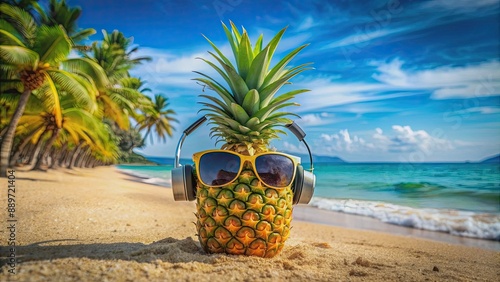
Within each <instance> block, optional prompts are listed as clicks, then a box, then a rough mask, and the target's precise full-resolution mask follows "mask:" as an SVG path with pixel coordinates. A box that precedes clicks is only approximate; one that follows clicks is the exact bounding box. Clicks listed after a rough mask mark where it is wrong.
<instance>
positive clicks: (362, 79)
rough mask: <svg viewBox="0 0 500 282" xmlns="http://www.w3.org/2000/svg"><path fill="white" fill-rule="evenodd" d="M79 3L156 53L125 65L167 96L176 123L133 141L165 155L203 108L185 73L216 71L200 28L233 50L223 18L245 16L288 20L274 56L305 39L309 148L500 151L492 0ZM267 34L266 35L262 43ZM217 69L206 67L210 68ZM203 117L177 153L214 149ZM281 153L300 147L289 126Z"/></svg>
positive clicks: (97, 22)
mask: <svg viewBox="0 0 500 282" xmlns="http://www.w3.org/2000/svg"><path fill="white" fill-rule="evenodd" d="M68 2H69V4H70V5H77V6H80V7H82V9H83V15H82V17H81V19H80V21H79V26H80V27H82V28H87V27H92V28H95V29H96V30H97V31H98V33H97V34H96V35H94V36H93V37H92V38H91V40H100V39H101V38H102V37H101V33H100V30H102V29H106V30H108V31H112V30H113V29H118V30H120V31H122V32H123V33H124V34H125V36H127V37H130V36H133V37H134V43H135V44H137V45H139V46H140V54H139V55H149V56H151V57H153V62H151V63H147V64H144V65H142V66H140V67H139V68H137V69H136V70H134V71H133V74H134V75H137V76H140V77H141V78H143V79H144V80H146V81H147V82H148V86H149V87H150V88H152V89H153V90H154V93H163V94H164V95H165V96H167V97H169V99H170V102H171V105H172V107H173V108H174V109H175V110H176V112H177V114H178V115H177V118H178V119H179V120H180V123H179V124H176V125H175V126H176V128H177V130H176V133H175V135H174V137H173V138H172V139H169V140H168V142H167V143H165V144H163V143H160V142H158V141H156V140H155V141H154V144H150V143H148V145H147V147H146V148H144V149H143V150H140V152H141V153H143V154H146V155H150V156H165V157H167V156H173V155H174V153H175V152H174V151H175V147H176V145H177V141H178V139H179V137H180V135H181V133H182V131H183V130H184V128H186V127H187V126H189V125H190V124H191V123H192V122H193V121H195V120H196V119H197V118H199V117H200V116H201V114H199V113H198V110H199V109H201V105H200V104H198V102H200V101H202V99H200V98H199V97H198V95H199V94H202V87H201V86H200V85H198V84H196V83H195V82H194V81H192V80H191V79H192V78H195V77H196V74H194V73H193V72H192V71H194V70H197V71H201V72H204V73H208V74H213V73H214V72H213V71H212V70H210V68H209V66H207V65H206V64H205V63H203V62H202V61H201V60H197V59H196V57H203V58H209V56H208V53H207V51H209V50H211V47H210V45H209V44H208V43H207V42H206V41H205V39H204V38H203V37H202V34H204V35H206V36H207V37H208V38H210V39H211V40H212V41H213V42H215V43H216V44H217V45H218V46H219V47H221V48H222V50H225V51H226V52H230V47H229V45H228V43H226V39H225V36H224V33H223V30H222V28H221V23H220V22H221V21H224V22H225V23H226V24H227V23H228V22H229V20H232V21H233V22H235V24H236V25H238V26H241V25H243V26H244V27H245V29H246V30H247V31H248V32H249V34H250V37H251V39H253V40H255V39H256V38H257V37H258V35H259V34H261V33H263V34H264V39H265V40H266V39H267V40H269V39H270V38H272V36H273V35H274V34H275V33H276V32H277V31H279V30H280V29H281V28H283V27H285V26H288V29H287V31H286V33H285V35H284V38H283V40H282V42H281V43H280V45H279V46H278V51H277V52H278V54H277V55H278V56H279V55H283V54H285V53H286V52H287V51H290V50H291V49H292V48H294V47H296V46H299V45H301V44H304V43H309V44H310V45H309V46H308V47H307V48H306V49H304V50H303V51H302V52H301V53H300V55H299V56H298V57H296V59H295V61H294V62H292V64H294V65H297V64H300V63H305V62H313V63H314V67H315V70H311V71H307V72H304V73H303V74H302V75H300V76H298V77H295V78H294V79H293V80H292V82H293V85H292V86H293V87H298V88H308V89H310V90H311V91H310V92H307V93H304V94H301V95H299V96H298V97H297V102H298V103H300V104H301V106H300V107H294V108H289V109H288V110H289V111H293V112H295V113H297V114H299V115H300V116H301V119H300V120H297V123H298V124H300V125H301V126H302V128H303V129H304V130H305V131H306V133H307V137H306V140H307V142H308V143H309V144H310V146H311V148H312V151H313V153H314V154H317V155H330V156H339V157H341V158H343V159H345V160H347V161H398V162H436V161H465V160H472V161H476V160H481V159H483V158H485V157H488V156H491V155H495V154H498V153H500V141H499V140H500V96H499V95H500V59H499V55H500V54H499V52H500V51H499V50H500V41H499V40H500V39H499V38H500V31H499V26H500V23H499V20H498V19H499V14H500V8H499V1H498V0H475V1H469V0H456V1H449V0H436V1H403V0H400V1H397V0H390V1H354V0H351V1H347V0H344V1H340V0H339V1H319V0H317V1H300V0H293V1H263V0H258V1H249V0H215V1H214V0H207V1H205V0H196V1H195V0H192V1H189V0H188V1H165V0H164V1H152V0H141V1H111V0H98V1H94V0H92V1H89V0H85V1H83V0H79V1H76V0H68ZM266 42H267V41H266ZM214 76H215V74H214ZM208 133H209V126H202V127H201V128H200V129H198V130H197V131H196V132H195V133H193V134H192V135H190V136H189V137H188V138H187V140H186V142H185V145H184V148H183V152H182V156H183V157H190V155H191V154H192V153H193V152H196V151H200V150H204V149H210V148H216V147H215V140H212V139H210V138H209V137H208ZM272 145H273V146H274V147H276V148H277V149H278V150H282V151H283V150H285V151H289V152H302V153H304V152H306V151H305V149H304V147H303V146H302V144H300V143H299V142H298V141H297V140H296V139H295V138H294V137H293V135H290V136H284V137H283V138H282V139H281V140H276V141H273V143H272Z"/></svg>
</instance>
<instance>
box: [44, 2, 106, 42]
mask: <svg viewBox="0 0 500 282" xmlns="http://www.w3.org/2000/svg"><path fill="white" fill-rule="evenodd" d="M81 14H82V9H81V8H80V7H69V6H68V5H67V4H66V0H60V1H58V0H50V2H49V10H48V12H47V16H46V17H44V20H43V21H42V23H43V24H45V25H48V26H56V25H61V26H62V27H63V28H64V30H66V33H67V34H68V36H69V37H70V39H71V41H72V42H73V43H74V44H75V45H74V46H73V47H74V48H77V49H79V50H86V49H87V48H88V47H87V46H81V45H76V44H78V43H80V42H81V41H83V40H85V39H87V38H88V37H89V36H91V35H93V34H95V33H96V31H95V29H93V28H86V29H79V28H78V25H77V20H78V18H79V17H80V15H81Z"/></svg>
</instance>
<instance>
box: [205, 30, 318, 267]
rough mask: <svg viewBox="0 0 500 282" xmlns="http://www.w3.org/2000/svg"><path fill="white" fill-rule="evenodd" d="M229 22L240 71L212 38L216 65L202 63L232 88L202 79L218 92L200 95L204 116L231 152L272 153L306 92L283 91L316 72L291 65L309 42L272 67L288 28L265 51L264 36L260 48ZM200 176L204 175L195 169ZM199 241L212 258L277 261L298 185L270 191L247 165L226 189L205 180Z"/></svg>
mask: <svg viewBox="0 0 500 282" xmlns="http://www.w3.org/2000/svg"><path fill="white" fill-rule="evenodd" d="M230 25H231V29H229V28H228V27H227V26H226V25H225V24H224V23H223V24H222V26H223V28H224V32H225V34H226V36H227V38H228V40H229V43H230V45H231V48H232V51H233V55H234V60H235V62H236V67H235V66H234V65H233V63H232V62H231V61H230V60H229V59H228V58H227V57H226V56H225V55H224V54H223V53H222V52H221V51H220V50H219V48H218V47H217V46H216V45H215V44H214V43H212V42H211V41H210V40H209V39H208V38H206V37H205V38H206V39H207V41H208V42H209V43H210V45H211V46H212V48H213V49H214V50H215V53H213V52H209V54H210V55H211V56H212V57H213V58H214V59H215V61H214V62H212V61H210V60H206V59H203V58H200V59H201V60H203V61H204V62H206V63H207V64H209V65H210V66H211V67H212V68H214V69H215V70H216V71H217V72H218V73H219V74H220V76H221V77H222V78H223V79H224V81H225V83H226V84H227V85H228V86H229V88H227V87H225V86H224V85H223V84H222V83H220V82H218V81H216V80H215V79H213V78H211V77H210V76H208V75H206V74H203V73H200V72H196V73H197V74H199V75H201V76H202V77H199V78H196V79H195V80H197V81H199V82H200V83H202V84H204V85H206V86H208V88H210V89H212V90H213V91H215V93H216V94H217V95H216V96H215V97H214V96H209V95H200V97H203V98H204V99H205V100H206V101H205V102H202V103H201V104H202V105H204V106H205V108H204V109H202V110H203V111H208V114H207V115H206V116H207V117H208V118H209V119H210V124H213V125H214V126H213V127H212V128H211V135H212V137H214V136H215V137H217V139H218V141H217V142H224V144H223V145H222V148H221V149H223V150H230V151H234V152H237V153H239V154H243V155H250V156H252V155H254V154H258V153H262V152H267V151H270V148H269V147H270V141H271V140H272V139H274V138H278V134H279V133H284V132H283V131H282V130H280V129H277V128H276V127H278V126H284V125H285V124H288V123H291V120H290V119H288V118H286V116H290V115H294V114H292V113H288V112H278V110H279V109H281V108H284V107H287V106H295V105H298V104H296V103H294V102H290V100H291V99H293V98H294V97H295V95H297V94H300V93H303V92H306V91H308V90H306V89H299V90H292V91H289V92H286V93H283V94H277V91H278V90H279V89H280V88H281V87H282V86H283V85H285V84H289V80H290V79H291V78H293V77H294V76H296V75H298V74H300V73H301V72H302V71H304V70H307V69H310V67H309V64H302V65H299V66H296V67H292V68H287V64H288V63H289V62H290V61H291V60H292V59H293V58H294V57H295V56H296V55H297V54H298V53H299V52H300V51H301V50H302V49H304V48H305V47H306V46H307V45H302V46H300V47H298V48H296V49H294V50H293V51H291V52H290V53H288V54H287V55H286V56H284V57H283V58H282V59H281V60H280V61H279V62H278V63H277V64H275V65H274V66H272V67H271V59H272V57H273V54H274V52H275V50H276V47H277V45H278V43H279V41H280V40H281V37H282V36H283V34H284V32H285V30H286V28H284V29H282V30H281V31H279V32H278V33H277V34H276V35H275V36H274V38H273V39H272V40H271V41H270V42H269V43H268V44H267V45H266V46H265V47H263V43H262V41H263V35H260V36H259V38H258V39H257V41H256V43H255V45H254V46H252V44H251V43H250V39H249V37H248V34H247V32H246V30H245V29H244V28H243V29H242V32H241V33H240V31H239V30H238V28H236V26H235V25H234V23H232V22H230ZM195 173H196V172H195ZM197 182H198V183H197V187H196V189H197V199H196V208H197V213H196V216H197V223H196V228H197V231H198V238H199V240H200V243H201V245H202V247H203V248H204V250H205V251H206V252H208V253H221V252H224V253H228V254H241V255H251V256H259V257H273V256H275V255H276V254H278V253H279V252H280V251H281V250H282V248H283V246H284V243H285V241H286V240H287V238H288V236H289V233H290V223H291V220H292V201H293V192H292V189H291V187H290V186H289V187H286V188H282V189H274V188H270V187H266V186H265V185H264V184H263V183H261V182H260V181H259V180H258V178H257V177H256V176H255V172H254V168H253V167H252V166H251V164H249V163H245V166H244V169H243V171H242V173H241V174H240V176H239V177H238V178H237V179H236V180H235V181H233V182H232V183H229V184H227V185H225V186H223V187H217V188H212V187H207V186H205V185H203V184H202V183H201V182H199V181H198V180H197Z"/></svg>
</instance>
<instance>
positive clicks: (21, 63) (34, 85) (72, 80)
mask: <svg viewBox="0 0 500 282" xmlns="http://www.w3.org/2000/svg"><path fill="white" fill-rule="evenodd" d="M0 10H1V11H2V14H3V17H4V19H1V20H0V27H1V28H0V70H1V71H2V72H5V73H7V74H8V79H9V80H10V82H11V83H16V82H17V83H18V82H19V81H20V82H21V83H22V92H21V94H20V97H19V100H18V103H17V107H16V109H15V111H14V113H13V115H12V118H11V119H10V122H9V124H8V127H7V130H6V132H5V134H4V135H3V139H2V145H1V152H0V156H1V163H0V177H5V176H6V171H7V166H8V164H9V158H10V154H11V150H12V144H13V139H14V135H15V130H16V127H17V125H18V122H19V119H20V118H21V116H22V114H23V113H24V109H25V107H26V104H27V102H28V99H29V98H30V95H31V93H32V92H33V91H39V92H40V95H41V96H42V97H43V99H44V103H46V104H47V107H48V109H49V110H50V114H52V115H53V118H54V122H55V124H56V126H57V127H58V128H60V127H61V126H62V112H61V107H60V104H59V92H60V91H64V92H66V93H71V94H72V95H74V96H75V97H76V99H78V100H79V101H80V102H81V103H83V104H85V105H91V104H93V100H94V99H95V94H96V93H95V91H96V89H95V84H94V82H93V81H92V79H90V76H89V75H87V76H82V75H79V74H77V73H74V72H72V70H73V71H74V70H75V69H78V68H79V67H80V68H81V69H82V73H83V72H85V71H84V70H87V71H86V72H87V73H91V74H93V75H95V76H97V77H99V80H101V81H106V80H107V78H106V76H105V75H104V72H103V71H102V69H100V68H99V67H98V66H97V65H96V64H95V63H94V62H92V61H90V60H86V59H81V58H75V59H68V55H69V53H70V50H71V46H72V45H71V41H70V39H69V38H68V36H67V34H66V32H65V31H64V29H63V28H62V27H60V26H52V27H50V26H45V25H42V26H37V25H36V23H35V21H34V19H33V17H32V16H31V15H30V14H29V13H28V12H26V11H24V10H22V9H20V8H18V7H14V6H11V5H8V4H0ZM63 64H66V65H67V66H66V69H62V68H61V67H62V65H63ZM88 70H91V71H88ZM56 85H57V87H56Z"/></svg>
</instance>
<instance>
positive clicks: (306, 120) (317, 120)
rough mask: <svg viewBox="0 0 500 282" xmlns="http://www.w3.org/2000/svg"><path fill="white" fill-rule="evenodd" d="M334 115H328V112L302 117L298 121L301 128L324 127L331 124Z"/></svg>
mask: <svg viewBox="0 0 500 282" xmlns="http://www.w3.org/2000/svg"><path fill="white" fill-rule="evenodd" d="M332 117H333V115H331V114H328V113H326V112H322V113H319V114H307V115H303V116H301V117H300V119H298V120H296V122H297V123H299V124H300V125H301V126H305V125H309V126H316V125H324V124H329V123H331V119H332Z"/></svg>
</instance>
